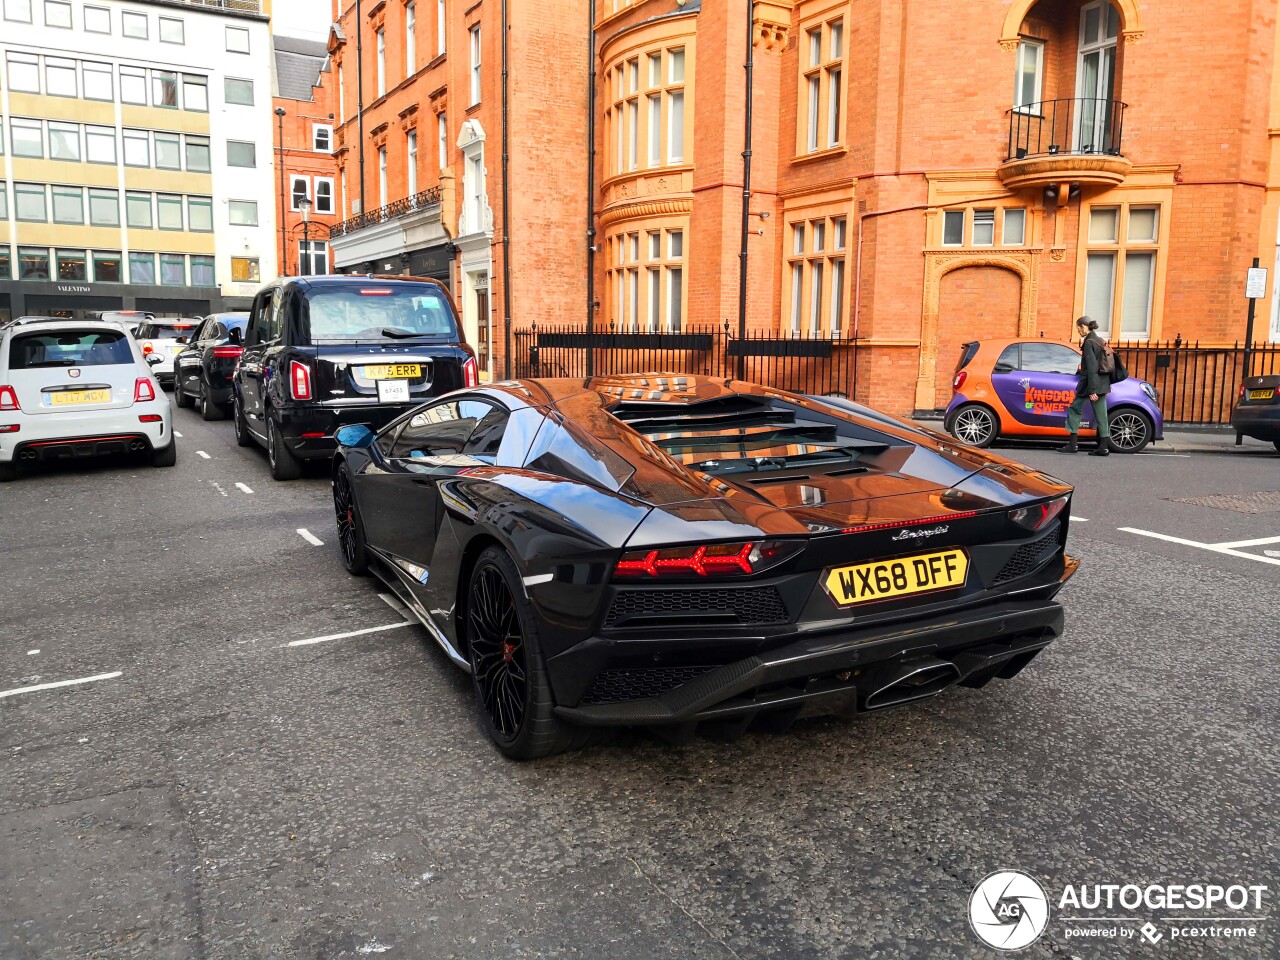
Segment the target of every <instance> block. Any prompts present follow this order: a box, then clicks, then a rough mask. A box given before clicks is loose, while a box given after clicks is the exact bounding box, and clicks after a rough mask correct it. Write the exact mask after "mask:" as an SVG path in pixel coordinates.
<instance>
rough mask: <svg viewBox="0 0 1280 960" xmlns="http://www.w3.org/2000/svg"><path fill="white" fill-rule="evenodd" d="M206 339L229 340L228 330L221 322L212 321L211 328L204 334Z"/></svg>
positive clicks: (210, 322)
mask: <svg viewBox="0 0 1280 960" xmlns="http://www.w3.org/2000/svg"><path fill="white" fill-rule="evenodd" d="M204 338H205V339H206V340H225V339H227V328H226V327H224V326H223V325H222V323H221V321H218V320H210V321H209V328H208V329H207V330H205V332H204Z"/></svg>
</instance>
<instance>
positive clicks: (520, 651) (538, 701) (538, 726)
mask: <svg viewBox="0 0 1280 960" xmlns="http://www.w3.org/2000/svg"><path fill="white" fill-rule="evenodd" d="M464 623H465V624H466V635H467V641H468V644H467V646H468V652H469V657H470V660H471V679H472V683H473V685H474V686H475V690H476V699H477V700H478V701H479V703H480V709H481V713H482V716H483V718H484V726H485V729H486V731H487V732H488V734H489V737H490V738H491V739H492V740H493V742H494V744H495V745H496V746H497V748H498V750H499V751H501V752H502V754H503V755H504V756H506V757H508V758H510V759H512V760H533V759H535V758H537V757H546V756H550V755H551V754H553V753H561V752H563V751H565V750H577V749H580V748H582V747H585V746H587V745H589V744H591V743H594V742H596V741H597V740H599V739H600V738H601V732H600V731H598V730H597V729H595V728H592V727H575V726H572V725H570V724H567V723H565V722H564V721H563V720H560V719H559V718H558V717H556V715H555V699H554V698H553V696H552V694H551V683H550V681H549V680H548V679H547V671H546V667H545V666H544V664H543V659H542V648H541V646H540V645H539V643H538V626H537V616H536V615H535V613H534V610H533V605H532V604H531V603H530V602H529V598H528V597H526V596H525V594H524V591H523V590H522V589H521V581H520V571H519V569H518V568H517V567H516V565H515V561H513V560H512V559H511V557H510V556H509V555H508V554H507V552H506V551H505V550H503V549H502V548H501V547H498V546H491V547H487V548H486V549H485V550H484V552H483V553H481V554H480V556H479V558H478V559H477V560H476V564H475V566H474V567H473V568H472V570H471V578H470V580H469V582H468V588H467V605H466V612H465V615H464Z"/></svg>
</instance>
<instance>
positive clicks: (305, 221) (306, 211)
mask: <svg viewBox="0 0 1280 960" xmlns="http://www.w3.org/2000/svg"><path fill="white" fill-rule="evenodd" d="M298 210H299V212H300V213H301V214H302V249H303V250H305V251H306V252H307V269H306V270H305V271H301V272H303V273H305V274H307V275H310V274H312V273H314V272H315V260H314V259H313V258H312V256H311V198H310V197H303V198H302V199H301V200H299V201H298ZM299 266H301V264H299Z"/></svg>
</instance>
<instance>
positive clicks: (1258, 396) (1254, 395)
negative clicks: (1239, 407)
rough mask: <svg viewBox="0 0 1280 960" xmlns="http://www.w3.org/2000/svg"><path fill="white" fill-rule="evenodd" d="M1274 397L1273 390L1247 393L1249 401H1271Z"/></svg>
mask: <svg viewBox="0 0 1280 960" xmlns="http://www.w3.org/2000/svg"><path fill="white" fill-rule="evenodd" d="M1275 395H1276V392H1275V390H1271V389H1268V390H1250V391H1249V399H1250V400H1272V399H1274V398H1275Z"/></svg>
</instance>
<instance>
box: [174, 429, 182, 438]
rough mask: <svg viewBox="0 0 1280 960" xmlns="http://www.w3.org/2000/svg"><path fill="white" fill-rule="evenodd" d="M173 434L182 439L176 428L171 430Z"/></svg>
mask: <svg viewBox="0 0 1280 960" xmlns="http://www.w3.org/2000/svg"><path fill="white" fill-rule="evenodd" d="M173 435H174V436H175V437H177V438H178V439H179V440H181V439H182V434H180V433H179V432H178V431H177V430H175V431H173Z"/></svg>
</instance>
